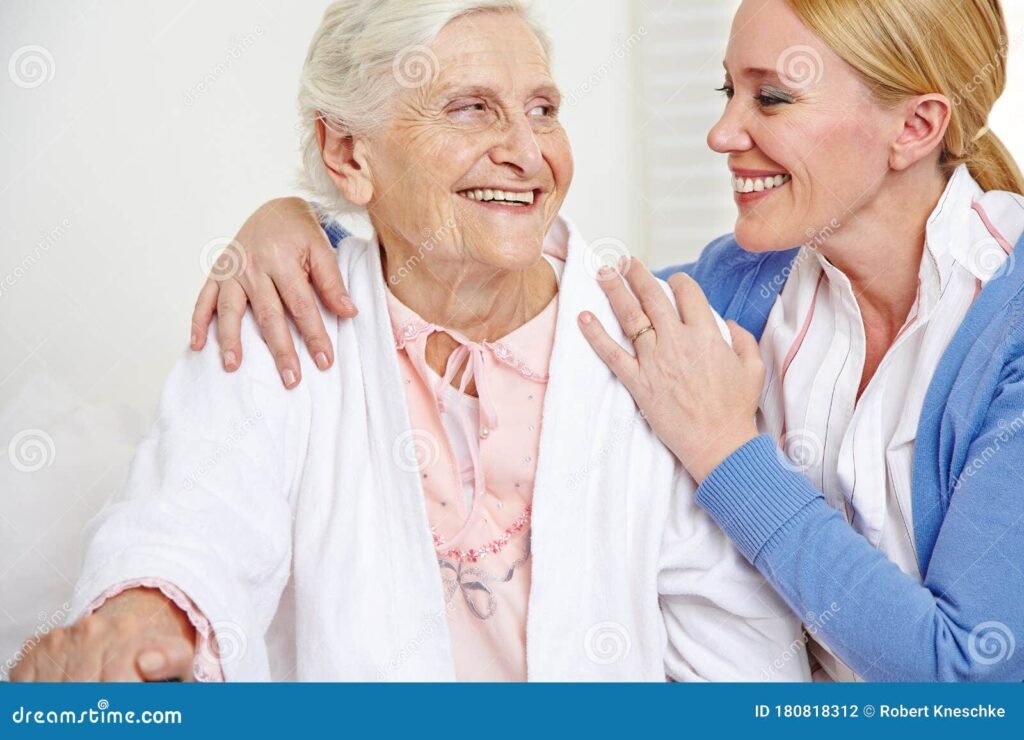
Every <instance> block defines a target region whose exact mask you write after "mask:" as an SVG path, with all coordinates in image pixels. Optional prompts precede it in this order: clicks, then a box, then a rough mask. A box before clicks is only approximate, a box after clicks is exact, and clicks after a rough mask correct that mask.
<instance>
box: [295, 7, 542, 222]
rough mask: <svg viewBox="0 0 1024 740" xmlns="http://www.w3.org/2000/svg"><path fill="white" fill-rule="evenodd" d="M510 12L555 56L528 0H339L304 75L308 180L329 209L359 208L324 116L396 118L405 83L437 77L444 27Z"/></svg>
mask: <svg viewBox="0 0 1024 740" xmlns="http://www.w3.org/2000/svg"><path fill="white" fill-rule="evenodd" d="M487 11H491V12H510V13H515V14H517V15H519V16H520V17H522V18H523V20H524V21H526V23H527V24H528V25H529V26H530V27H531V29H532V30H533V31H534V33H535V34H536V35H537V38H538V39H539V40H540V43H541V46H542V47H543V48H544V51H545V53H546V54H548V56H550V53H551V44H550V40H549V38H548V36H547V35H546V34H545V32H544V30H543V28H541V26H540V24H539V23H538V22H537V21H536V20H535V19H534V18H533V16H532V14H531V10H530V7H529V5H528V4H527V3H526V2H523V1H521V0H416V2H409V0H338V1H337V2H333V3H331V4H330V5H329V6H328V8H327V10H326V12H325V13H324V17H323V20H322V22H321V23H320V27H319V28H318V29H317V31H316V33H315V34H314V35H313V40H312V41H311V42H310V45H309V53H308V54H307V55H306V63H305V66H304V67H303V69H302V77H301V80H300V83H299V116H300V118H301V122H300V126H301V130H302V160H303V169H302V173H301V180H302V183H301V184H302V185H303V187H304V189H305V190H307V191H308V192H309V193H310V195H311V196H312V197H313V199H314V200H316V202H317V204H318V205H319V206H320V208H321V209H323V210H324V211H326V212H328V213H331V214H333V215H340V214H342V213H347V212H353V211H358V210H360V209H358V208H356V207H355V206H353V205H352V204H351V203H349V202H348V201H347V200H345V198H344V197H343V196H342V195H341V193H340V192H339V191H338V188H337V186H336V185H335V184H334V181H333V180H332V179H331V178H330V176H329V174H328V171H327V167H326V166H325V165H324V162H323V157H322V155H321V152H320V143H319V141H318V139H317V135H316V131H317V122H318V121H320V120H323V121H324V122H325V124H326V125H329V126H331V127H333V128H334V129H335V130H339V131H343V132H345V133H347V134H355V135H359V134H370V133H373V132H374V131H375V130H378V129H379V128H380V127H382V126H383V125H384V124H385V123H386V122H387V121H388V119H389V117H390V112H391V103H392V102H393V100H394V98H395V97H396V94H397V93H398V92H400V91H401V90H402V89H403V88H410V87H417V86H419V85H421V84H425V83H426V82H429V79H430V77H431V76H432V75H434V74H436V73H437V72H438V70H437V68H436V67H437V64H438V60H437V59H436V57H434V56H433V53H432V52H431V51H430V49H429V44H430V42H431V41H432V40H433V39H434V37H436V36H437V34H438V33H440V32H441V29H442V28H444V27H445V26H446V25H448V24H449V23H451V22H452V21H453V20H455V19H456V18H460V17H462V16H466V15H469V14H471V13H479V12H487Z"/></svg>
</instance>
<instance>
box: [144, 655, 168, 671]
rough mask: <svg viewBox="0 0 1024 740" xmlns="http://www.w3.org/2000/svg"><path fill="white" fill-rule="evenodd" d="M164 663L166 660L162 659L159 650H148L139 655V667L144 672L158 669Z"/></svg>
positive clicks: (162, 656)
mask: <svg viewBox="0 0 1024 740" xmlns="http://www.w3.org/2000/svg"><path fill="white" fill-rule="evenodd" d="M166 663H167V661H166V660H165V659H164V655H163V653H160V652H156V651H150V652H148V653H143V654H142V655H140V656H139V668H141V669H142V671H143V672H144V673H153V672H154V671H159V670H160V669H161V668H163V667H164V665H166Z"/></svg>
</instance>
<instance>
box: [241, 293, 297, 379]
mask: <svg viewBox="0 0 1024 740" xmlns="http://www.w3.org/2000/svg"><path fill="white" fill-rule="evenodd" d="M252 288H253V291H252V310H253V314H254V315H255V316H256V323H257V324H258V325H259V327H260V333H261V334H262V335H263V339H264V341H266V343H267V346H268V347H269V348H270V352H271V354H272V355H273V356H274V363H275V364H276V365H277V371H278V373H279V374H280V376H281V382H283V383H284V387H285V388H288V389H289V390H291V389H292V388H294V387H295V386H297V385H298V384H299V381H300V380H301V379H302V372H301V370H300V366H299V356H298V355H297V354H296V353H295V343H294V342H292V333H291V331H290V330H289V329H288V319H287V317H286V316H285V313H284V304H282V303H281V297H280V296H279V295H278V293H277V288H275V287H274V283H273V282H272V281H271V279H270V277H268V276H266V275H263V276H260V277H257V278H256V279H255V281H254V282H253V286H252Z"/></svg>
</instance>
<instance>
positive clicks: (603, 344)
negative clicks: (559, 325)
mask: <svg viewBox="0 0 1024 740" xmlns="http://www.w3.org/2000/svg"><path fill="white" fill-rule="evenodd" d="M579 324H580V329H581V330H582V331H583V336H584V337H586V339H587V341H588V342H589V343H590V346H591V347H593V348H594V351H595V352H597V356H598V357H600V358H601V360H602V361H603V362H604V364H605V365H607V366H608V369H609V370H611V371H612V372H613V373H614V374H615V377H616V378H618V379H619V380H620V381H621V382H622V384H623V385H625V386H626V388H627V389H628V390H630V392H632V391H633V389H634V387H635V385H634V381H635V380H636V378H637V376H638V375H639V368H640V364H639V362H637V359H636V358H635V357H633V355H631V354H630V353H629V352H627V351H626V350H624V349H623V348H622V347H621V346H620V345H619V343H618V342H616V341H615V340H614V339H612V338H611V337H610V336H609V335H608V332H607V331H605V329H604V327H603V326H602V325H601V322H600V321H598V319H597V317H596V316H594V314H592V313H590V312H589V311H584V312H583V313H581V314H580V315H579Z"/></svg>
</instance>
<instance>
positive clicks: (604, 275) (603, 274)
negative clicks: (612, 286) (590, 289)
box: [597, 265, 615, 280]
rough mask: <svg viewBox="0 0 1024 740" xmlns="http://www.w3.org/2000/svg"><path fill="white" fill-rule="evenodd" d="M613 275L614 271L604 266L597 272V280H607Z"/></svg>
mask: <svg viewBox="0 0 1024 740" xmlns="http://www.w3.org/2000/svg"><path fill="white" fill-rule="evenodd" d="M614 274H615V270H613V269H612V268H611V267H609V266H608V265H604V266H603V267H602V268H601V269H600V270H598V271H597V276H598V277H599V278H601V279H602V280H607V279H608V278H610V277H612V276H613V275H614Z"/></svg>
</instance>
